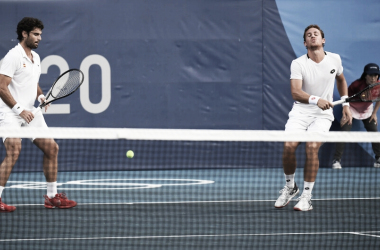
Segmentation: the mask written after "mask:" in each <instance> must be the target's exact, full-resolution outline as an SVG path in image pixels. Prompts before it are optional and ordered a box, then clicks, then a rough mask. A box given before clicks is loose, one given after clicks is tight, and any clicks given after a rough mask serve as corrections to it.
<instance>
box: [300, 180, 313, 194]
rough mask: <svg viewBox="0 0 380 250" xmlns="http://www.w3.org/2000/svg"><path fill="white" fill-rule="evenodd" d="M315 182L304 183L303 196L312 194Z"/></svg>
mask: <svg viewBox="0 0 380 250" xmlns="http://www.w3.org/2000/svg"><path fill="white" fill-rule="evenodd" d="M313 187H314V182H307V181H304V182H303V192H302V194H311V191H312V190H313Z"/></svg>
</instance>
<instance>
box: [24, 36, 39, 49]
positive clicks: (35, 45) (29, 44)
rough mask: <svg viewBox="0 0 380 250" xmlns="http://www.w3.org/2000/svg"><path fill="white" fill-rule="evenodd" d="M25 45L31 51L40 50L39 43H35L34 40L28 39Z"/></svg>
mask: <svg viewBox="0 0 380 250" xmlns="http://www.w3.org/2000/svg"><path fill="white" fill-rule="evenodd" d="M25 45H26V46H27V47H28V48H30V49H37V48H38V42H33V41H32V39H30V38H29V36H28V38H26V40H25Z"/></svg>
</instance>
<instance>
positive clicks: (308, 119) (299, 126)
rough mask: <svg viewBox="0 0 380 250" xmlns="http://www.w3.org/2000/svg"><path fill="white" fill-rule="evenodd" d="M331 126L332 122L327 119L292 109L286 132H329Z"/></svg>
mask: <svg viewBox="0 0 380 250" xmlns="http://www.w3.org/2000/svg"><path fill="white" fill-rule="evenodd" d="M331 124H332V121H331V120H330V119H328V118H326V117H315V116H309V115H307V114H305V113H301V112H299V110H297V109H292V110H291V111H290V112H289V119H288V122H287V123H286V125H285V131H309V132H329V130H330V127H331Z"/></svg>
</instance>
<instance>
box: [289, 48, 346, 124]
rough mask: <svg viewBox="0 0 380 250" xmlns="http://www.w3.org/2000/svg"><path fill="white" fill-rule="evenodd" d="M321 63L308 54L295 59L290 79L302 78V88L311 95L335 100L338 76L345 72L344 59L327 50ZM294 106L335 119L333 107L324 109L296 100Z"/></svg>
mask: <svg viewBox="0 0 380 250" xmlns="http://www.w3.org/2000/svg"><path fill="white" fill-rule="evenodd" d="M325 54H326V55H325V57H324V58H323V60H322V61H321V62H320V63H316V62H314V61H313V60H311V59H310V58H309V57H308V55H307V54H305V55H303V56H301V57H299V58H297V59H295V60H293V62H292V64H291V66H290V72H291V73H290V79H300V80H302V90H303V91H304V92H306V93H308V94H310V95H315V96H319V97H321V98H323V99H325V100H328V101H330V102H332V101H333V94H334V84H335V78H336V76H339V75H341V74H342V73H343V66H342V60H341V58H340V56H339V55H338V54H335V53H331V52H325ZM293 108H297V109H300V111H301V112H302V113H306V114H308V115H310V116H315V117H325V118H328V119H330V120H334V115H333V112H332V109H328V110H322V109H320V108H319V107H318V106H316V105H310V104H304V103H299V102H295V104H294V106H293Z"/></svg>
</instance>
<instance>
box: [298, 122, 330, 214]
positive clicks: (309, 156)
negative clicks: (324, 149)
mask: <svg viewBox="0 0 380 250" xmlns="http://www.w3.org/2000/svg"><path fill="white" fill-rule="evenodd" d="M331 122H332V121H330V120H329V119H325V118H316V119H315V120H314V121H313V122H312V123H311V124H310V126H309V127H308V130H307V131H308V132H328V131H329V130H330V127H331ZM322 144H323V142H306V147H305V148H306V161H305V167H304V187H303V191H302V194H301V196H300V197H299V198H298V199H297V200H298V203H297V204H296V205H295V206H294V210H298V211H309V210H312V209H313V206H312V203H311V197H312V195H311V193H312V191H313V187H314V183H315V180H316V178H317V173H318V169H319V159H318V152H319V149H320V147H321V146H322Z"/></svg>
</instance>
